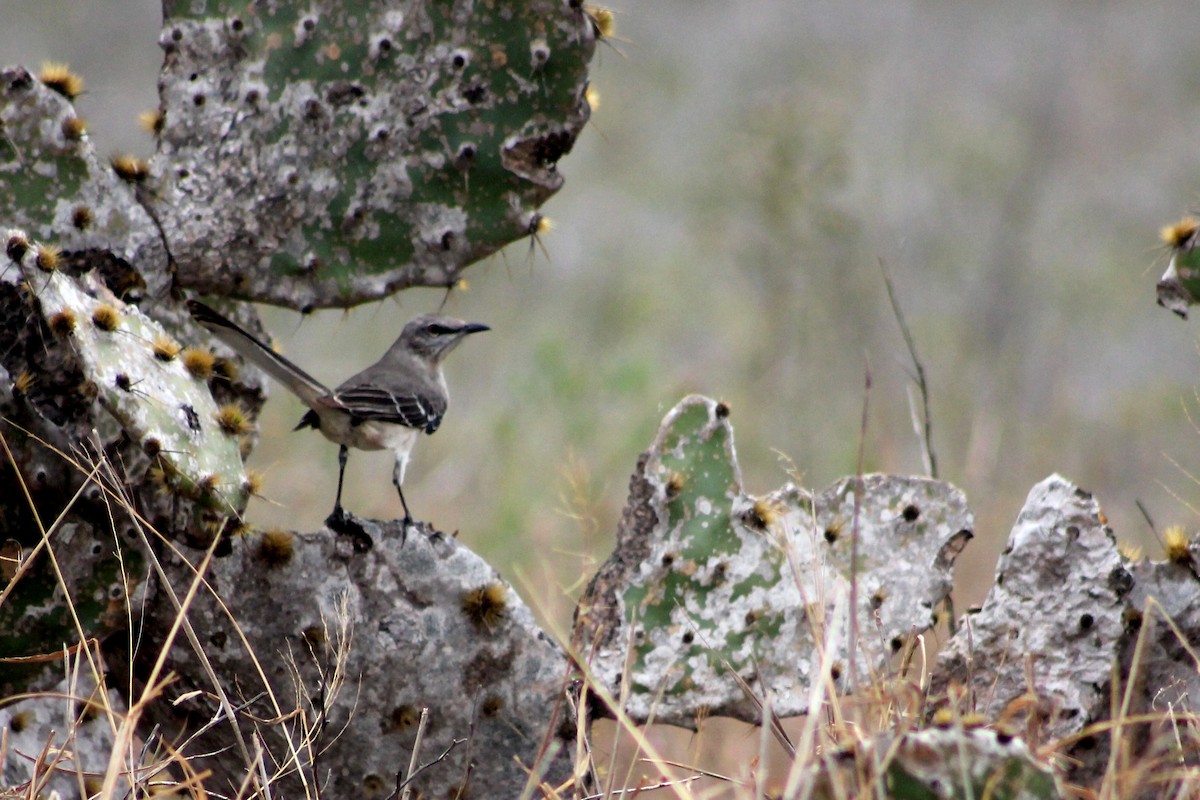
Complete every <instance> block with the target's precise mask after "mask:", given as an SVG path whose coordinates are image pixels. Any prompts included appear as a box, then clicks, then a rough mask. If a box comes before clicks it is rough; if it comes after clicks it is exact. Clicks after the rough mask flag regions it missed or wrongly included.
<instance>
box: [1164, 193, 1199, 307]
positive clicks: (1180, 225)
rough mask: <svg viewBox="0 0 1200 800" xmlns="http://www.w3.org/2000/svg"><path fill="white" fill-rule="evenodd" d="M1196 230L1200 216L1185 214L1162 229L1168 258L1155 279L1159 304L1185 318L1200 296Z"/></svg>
mask: <svg viewBox="0 0 1200 800" xmlns="http://www.w3.org/2000/svg"><path fill="white" fill-rule="evenodd" d="M1197 231H1200V220H1196V219H1195V218H1193V217H1184V218H1183V219H1182V220H1180V221H1179V222H1177V223H1175V224H1174V225H1168V226H1166V227H1164V228H1163V229H1162V239H1163V243H1164V244H1165V245H1166V246H1167V247H1169V248H1170V250H1171V261H1170V263H1168V264H1167V271H1166V272H1164V273H1163V276H1162V277H1161V278H1159V280H1158V287H1157V288H1158V304H1159V305H1160V306H1162V307H1163V308H1165V309H1167V310H1169V311H1173V312H1175V313H1176V314H1178V315H1179V316H1181V317H1184V318H1186V317H1187V312H1188V308H1190V307H1191V306H1193V305H1195V304H1196V300H1197V298H1200V249H1197V244H1200V241H1198V240H1197V236H1196V233H1197Z"/></svg>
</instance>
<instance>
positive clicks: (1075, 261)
mask: <svg viewBox="0 0 1200 800" xmlns="http://www.w3.org/2000/svg"><path fill="white" fill-rule="evenodd" d="M735 6H736V7H735ZM1192 10H1194V9H1193V7H1192V5H1191V4H1190V3H1186V2H1160V3H1154V4H1125V3H1103V2H1098V3H1087V4H1079V3H1069V2H1050V1H1048V0H1036V1H1035V0H1024V1H1022V0H1018V1H1017V2H1011V3H1004V4H991V5H989V6H986V7H982V6H978V5H977V4H968V5H963V4H959V3H951V2H934V1H933V0H899V1H898V2H894V3H887V4H878V3H870V2H865V1H864V0H848V1H846V2H807V3H796V2H795V1H794V0H760V2H757V3H753V4H729V3H717V2H705V1H703V0H654V2H624V3H619V4H618V5H617V6H616V8H615V11H616V13H617V37H616V38H615V39H613V40H611V41H610V42H608V43H607V44H606V45H602V46H601V47H600V48H599V50H598V51H597V58H596V60H595V62H594V64H593V73H592V74H593V85H594V87H595V88H596V89H597V90H598V92H599V94H600V98H601V103H600V105H599V107H598V108H597V110H596V111H595V113H594V115H593V119H592V123H591V124H590V126H589V127H588V128H587V129H586V130H585V131H584V134H583V136H582V138H581V140H580V142H579V144H578V145H577V146H576V148H575V151H574V152H573V153H572V154H571V155H570V156H568V157H567V158H565V159H564V160H563V161H562V162H561V163H560V169H561V170H562V171H563V173H564V174H565V175H566V176H567V184H566V187H565V188H564V189H563V190H562V191H561V192H560V194H559V195H558V196H557V197H556V198H554V199H553V200H551V201H550V203H548V204H547V206H546V207H545V208H544V209H543V211H544V212H545V213H547V214H548V215H549V216H550V217H551V218H552V219H553V220H554V222H555V228H554V229H553V230H552V231H551V232H549V233H547V234H544V235H543V236H542V237H541V242H542V244H543V245H544V248H545V252H543V250H542V249H541V248H538V247H534V246H532V245H531V243H529V242H522V243H518V244H515V245H513V246H511V247H509V248H508V249H507V250H506V251H505V252H504V253H502V254H501V255H499V256H497V257H495V258H492V259H491V260H489V261H487V262H484V263H481V264H479V265H476V266H475V267H472V268H471V269H470V270H469V271H468V279H469V284H470V285H469V289H468V290H467V291H459V292H456V293H455V294H454V295H453V296H451V297H449V298H448V300H447V301H446V309H447V311H448V312H450V313H453V314H455V315H458V316H462V317H466V318H469V319H473V320H478V321H482V322H486V323H488V324H490V325H491V326H492V327H493V328H494V332H493V333H489V334H486V335H485V336H481V337H479V338H477V339H473V340H472V341H471V342H469V343H468V344H467V345H466V346H465V347H464V348H462V350H461V351H460V352H459V353H457V354H455V356H454V358H453V359H451V361H450V363H449V368H448V372H449V382H450V385H451V391H452V394H453V396H454V398H453V401H452V404H451V411H450V414H449V417H448V419H447V422H446V424H445V426H444V427H443V428H442V429H441V430H440V431H439V432H438V434H437V436H434V437H431V438H428V439H425V440H424V441H423V442H422V443H421V445H420V447H419V448H418V449H417V451H416V452H415V458H414V462H413V465H412V468H410V470H409V473H408V475H409V477H408V483H407V487H406V488H407V492H406V495H407V497H408V499H409V503H410V506H411V508H412V510H413V512H414V513H415V514H416V515H417V516H418V517H419V518H422V519H427V520H430V521H432V522H433V523H434V524H435V525H437V526H438V527H440V528H442V529H445V530H447V531H456V530H457V531H460V532H461V535H460V538H461V539H462V540H463V541H465V542H466V543H467V544H469V545H470V546H471V547H472V548H474V549H476V550H477V551H479V552H480V553H482V554H483V555H484V556H485V557H486V558H488V559H489V560H490V561H491V562H492V563H493V564H495V565H496V566H497V568H498V569H499V570H500V571H501V572H502V573H503V574H504V575H505V576H506V577H507V578H509V579H510V580H512V581H513V582H514V583H515V584H516V585H517V588H518V590H519V591H520V592H521V593H522V594H523V595H524V596H525V597H526V599H527V600H528V601H530V603H531V604H532V605H534V606H535V608H536V609H537V610H538V611H539V613H540V614H541V615H542V616H543V619H545V620H547V621H548V622H551V623H553V624H556V625H563V624H565V623H566V622H567V621H568V620H569V615H570V611H571V608H572V602H573V600H572V598H573V597H574V595H575V594H577V592H578V590H579V588H580V586H581V582H582V581H583V580H585V579H586V577H587V576H589V575H590V574H591V572H592V571H593V569H594V567H595V565H596V564H597V563H598V561H600V560H603V559H604V558H605V557H606V556H607V555H608V552H609V550H610V548H611V542H612V538H613V533H614V530H615V526H616V520H617V518H618V516H619V514H620V510H621V507H622V505H623V504H624V501H625V494H626V486H627V482H628V476H629V474H630V472H631V471H632V469H633V466H634V463H635V461H636V458H637V455H638V453H639V452H640V451H642V450H644V449H645V448H646V447H647V446H648V444H649V442H650V439H651V438H652V436H653V435H654V432H655V430H656V428H657V425H658V422H659V420H660V419H661V417H662V415H663V414H664V413H665V412H666V411H667V410H668V409H669V408H670V407H671V406H672V405H673V404H674V403H675V402H676V401H677V400H678V399H679V398H680V397H681V396H682V395H684V394H685V393H688V392H703V393H706V394H709V395H712V396H715V397H718V398H721V399H724V400H725V401H727V402H729V403H730V404H731V406H732V407H733V420H734V424H735V428H736V431H737V437H738V451H739V456H740V458H741V462H742V468H743V473H744V477H745V481H746V486H747V488H748V489H749V490H750V491H753V492H766V491H768V490H770V489H772V488H774V487H776V486H777V485H779V484H780V483H782V482H783V481H784V480H786V479H787V475H786V472H785V469H786V468H787V466H788V464H789V463H794V465H795V468H796V469H797V470H798V471H799V473H800V474H801V475H802V477H803V480H804V482H805V483H806V484H807V485H809V486H812V487H816V488H820V487H823V486H825V485H827V484H829V483H831V482H832V481H833V480H835V479H836V478H838V477H839V476H842V475H846V474H852V473H853V472H854V471H855V469H856V463H857V449H858V443H859V437H860V418H861V414H862V404H863V396H864V375H865V370H866V369H867V366H868V365H869V369H870V373H871V376H872V379H873V385H872V388H871V390H870V397H869V424H868V430H867V433H866V459H867V468H868V469H870V470H881V471H889V472H904V473H915V472H921V471H922V464H921V457H920V447H919V441H918V437H917V436H916V435H915V434H914V432H913V426H912V422H911V415H910V406H909V402H910V401H909V395H910V391H911V381H910V380H909V378H908V375H907V374H906V369H907V366H908V364H907V354H906V350H905V348H904V344H903V341H902V339H901V336H900V334H899V330H898V328H897V325H896V321H895V319H894V318H893V316H892V313H891V311H890V308H889V305H888V301H887V295H886V291H885V287H884V283H883V280H882V278H881V272H880V263H879V262H880V260H881V259H882V260H883V261H885V262H886V263H887V265H888V268H889V269H890V271H891V273H892V275H893V277H894V280H895V282H896V288H897V292H898V294H899V297H900V300H901V303H902V304H903V306H904V308H905V311H906V314H907V316H908V320H909V322H910V325H911V327H912V330H913V333H914V335H915V337H916V339H917V344H918V347H919V349H920V351H921V354H922V357H923V361H924V363H925V366H926V369H927V371H928V376H929V381H930V387H931V391H932V410H933V423H934V437H935V440H934V444H935V447H936V450H937V454H938V457H939V460H940V466H941V473H942V477H943V478H945V479H947V480H950V481H952V482H954V483H956V484H957V485H959V486H960V487H962V488H963V489H964V490H965V491H966V493H967V495H968V497H969V498H970V502H971V506H972V508H973V509H974V511H975V513H976V515H977V533H978V535H979V538H978V539H977V540H976V542H975V543H973V544H972V545H971V546H970V547H969V548H968V549H967V552H966V553H965V554H964V556H963V558H962V559H961V560H960V565H962V567H963V572H960V579H959V581H958V583H959V586H960V590H959V602H960V606H959V608H960V609H961V608H962V607H963V605H964V604H968V603H973V602H978V601H980V600H981V599H982V597H983V594H984V593H985V592H986V589H987V586H988V585H989V583H990V574H991V569H992V564H993V562H994V559H995V556H996V554H997V552H998V551H999V549H1000V548H1001V547H1003V544H1004V541H1005V539H1006V537H1007V535H1008V530H1009V528H1010V527H1011V525H1012V522H1013V520H1014V518H1015V516H1016V514H1017V512H1018V510H1019V509H1020V507H1021V505H1022V503H1023V501H1024V498H1025V495H1026V493H1027V492H1028V490H1029V488H1030V487H1031V486H1032V485H1033V484H1034V483H1036V482H1037V481H1039V480H1041V479H1042V478H1043V477H1045V476H1046V475H1048V474H1049V473H1051V472H1054V471H1058V472H1061V473H1062V474H1063V475H1065V476H1066V477H1068V478H1069V479H1071V480H1073V481H1075V482H1077V483H1078V484H1079V485H1081V486H1082V487H1084V488H1086V489H1088V490H1090V491H1092V492H1094V493H1095V494H1096V495H1097V497H1098V498H1099V500H1100V501H1101V503H1102V505H1103V507H1104V509H1105V511H1106V513H1107V515H1108V518H1109V520H1110V521H1111V524H1112V526H1113V527H1114V529H1115V530H1116V533H1117V535H1118V537H1119V538H1121V539H1124V540H1129V541H1133V542H1139V543H1142V544H1144V545H1145V546H1146V547H1147V551H1148V553H1150V554H1151V555H1155V554H1156V553H1157V550H1158V545H1157V544H1156V543H1155V542H1154V539H1153V537H1152V536H1151V535H1150V533H1149V530H1148V527H1147V525H1146V523H1145V521H1144V520H1143V518H1142V516H1141V514H1140V512H1139V511H1138V509H1137V507H1136V505H1135V501H1137V500H1141V501H1142V502H1143V503H1144V504H1145V505H1146V507H1147V508H1148V509H1149V510H1150V512H1151V513H1152V514H1153V516H1154V518H1155V521H1156V522H1157V523H1158V525H1159V526H1160V527H1161V526H1163V525H1165V524H1167V523H1183V524H1186V525H1188V526H1189V527H1190V528H1194V527H1196V526H1197V525H1200V520H1198V519H1197V516H1198V513H1197V511H1195V510H1194V509H1193V508H1192V507H1191V506H1190V505H1189V504H1192V505H1195V504H1198V503H1200V484H1198V483H1197V482H1196V481H1195V480H1193V479H1192V478H1191V477H1190V475H1200V458H1198V457H1197V451H1198V449H1200V448H1198V445H1200V432H1198V431H1197V427H1196V425H1194V424H1193V422H1192V419H1196V420H1197V421H1200V413H1197V412H1198V410H1200V402H1198V401H1197V398H1196V394H1195V390H1194V387H1195V386H1196V384H1197V367H1198V366H1200V358H1198V356H1197V348H1196V337H1195V333H1194V332H1193V330H1192V328H1191V327H1190V326H1189V325H1188V324H1185V323H1183V322H1181V321H1180V320H1178V319H1176V318H1174V317H1172V316H1171V315H1170V314H1168V313H1166V312H1165V311H1162V310H1161V309H1158V308H1157V307H1156V306H1155V304H1154V283H1155V280H1156V278H1157V276H1158V274H1159V272H1161V270H1162V268H1163V267H1164V266H1165V263H1166V253H1165V251H1164V250H1163V249H1162V248H1161V247H1160V246H1159V245H1158V241H1157V239H1156V232H1157V231H1158V229H1159V227H1160V226H1161V225H1164V224H1167V223H1170V222H1173V221H1174V220H1175V219H1177V218H1178V217H1179V216H1180V214H1181V213H1182V212H1184V211H1186V210H1188V209H1189V208H1191V207H1194V206H1195V205H1196V204H1197V202H1198V201H1197V192H1198V187H1200V182H1198V180H1197V177H1198V167H1200V149H1198V148H1197V147H1196V146H1195V142H1196V138H1195V133H1196V130H1197V129H1198V128H1200V124H1198V123H1200V119H1198V115H1200V81H1198V79H1197V76H1200V43H1198V41H1197V38H1196V37H1195V35H1194V33H1192V32H1191V31H1190V29H1189V28H1188V26H1186V25H1183V24H1181V21H1182V20H1186V19H1189V18H1190V15H1189V14H1188V12H1190V11H1192ZM159 26H160V11H159V4H158V2H155V0H108V1H106V2H95V1H93V2H78V0H0V62H3V63H5V64H11V63H23V64H25V65H27V66H29V67H30V68H33V69H37V68H38V67H39V65H40V64H41V63H42V62H43V61H46V60H53V61H66V62H69V63H70V64H71V65H72V67H74V68H75V69H76V71H78V72H80V73H81V74H82V75H83V76H84V78H85V79H86V81H87V93H86V94H85V95H83V96H82V97H81V98H80V99H79V100H78V101H77V105H78V107H79V108H80V110H81V114H82V115H83V116H84V117H85V118H86V119H87V121H88V122H89V127H90V129H91V131H92V139H93V141H94V142H95V143H96V145H97V148H98V150H99V152H100V154H101V155H102V156H104V155H108V154H110V153H115V152H118V151H130V152H134V153H136V154H140V155H148V154H149V153H150V152H151V151H152V149H153V143H152V141H151V139H150V136H149V135H148V134H146V133H143V132H141V131H140V130H139V129H138V125H137V114H138V112H139V111H142V110H145V109H148V108H152V107H155V106H156V105H157V95H156V91H155V82H156V77H157V71H158V68H159V65H160V63H161V51H160V50H159V49H158V47H157V37H158V30H159ZM547 255H548V257H547ZM443 298H444V295H443V294H442V293H441V292H434V291H428V290H420V291H410V292H406V293H404V294H402V295H400V296H398V297H397V298H395V299H394V300H391V301H387V302H384V303H382V304H378V305H376V306H372V307H363V308H360V309H357V310H354V311H352V312H349V313H344V314H343V313H341V312H321V313H318V314H314V315H312V316H310V317H301V316H300V315H299V314H297V313H294V312H291V311H283V310H268V311H267V312H266V314H265V317H266V321H267V323H268V325H269V326H270V328H271V330H272V331H273V332H274V334H275V336H276V338H277V340H278V341H279V343H280V345H281V347H282V349H283V351H284V352H285V353H287V354H288V355H289V356H292V357H294V358H295V359H296V360H297V361H299V362H300V363H301V364H303V365H305V366H306V367H308V368H310V369H311V371H312V372H313V373H314V374H316V375H317V376H319V377H321V378H323V379H324V380H326V381H327V382H328V383H331V384H332V383H336V382H338V381H340V380H341V379H343V378H344V377H347V376H348V375H349V374H350V373H351V372H353V371H355V370H357V369H358V368H359V367H360V366H361V365H364V364H366V363H367V362H368V361H370V360H373V359H374V358H376V357H377V356H378V355H379V354H380V353H381V352H382V351H383V349H384V348H386V347H387V345H388V344H390V343H391V341H392V339H393V338H394V337H395V335H396V334H397V333H398V331H399V330H400V328H401V326H402V325H403V323H404V322H405V321H406V320H407V319H408V318H409V317H411V316H413V315H415V314H417V313H421V312H424V311H428V310H430V309H434V308H437V307H438V306H439V304H440V303H441V302H442V301H443ZM301 411H302V409H301V406H300V405H299V403H298V402H296V401H293V400H292V399H291V398H290V397H286V396H285V395H284V394H283V393H282V392H275V393H274V397H273V400H272V402H270V403H269V404H268V407H267V410H266V412H265V413H264V416H263V418H262V420H261V432H262V441H261V443H260V445H259V447H258V449H257V450H256V453H255V455H254V457H253V459H252V462H251V465H252V466H255V467H257V468H258V469H261V470H263V471H264V472H265V473H266V477H267V484H266V494H267V496H268V497H269V498H270V500H271V502H269V503H267V502H257V503H255V504H253V505H252V506H251V509H250V517H251V520H252V521H254V522H256V523H257V524H259V525H262V526H273V525H281V526H288V527H294V528H297V529H314V528H316V527H318V526H319V525H320V523H321V520H322V519H324V517H325V515H326V514H327V513H328V512H329V509H330V507H331V505H332V501H333V489H334V479H335V474H336V449H335V448H334V447H333V445H330V444H329V443H327V442H325V441H324V440H323V439H322V438H321V437H319V436H317V435H315V434H313V433H311V432H305V433H296V434H292V433H290V432H289V430H290V428H291V426H292V425H293V424H294V423H295V421H296V420H297V419H298V418H299V416H300V414H301ZM1189 411H1190V418H1189ZM390 469H391V464H390V457H389V456H387V455H386V454H376V455H371V454H361V453H356V454H354V456H353V457H352V458H351V460H350V468H349V471H348V473H347V475H348V482H349V483H348V488H347V493H346V495H347V496H346V500H347V502H346V505H347V507H348V508H349V509H351V510H352V511H353V512H355V513H357V514H362V515H372V516H380V517H395V516H398V515H399V513H400V508H399V503H398V501H397V499H396V496H395V492H394V491H393V490H392V487H391V483H390V480H389V476H390Z"/></svg>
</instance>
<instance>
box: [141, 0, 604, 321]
mask: <svg viewBox="0 0 1200 800" xmlns="http://www.w3.org/2000/svg"><path fill="white" fill-rule="evenodd" d="M165 12H166V16H167V19H166V24H165V27H164V29H163V34H162V36H161V38H160V44H161V45H162V47H163V49H164V51H165V52H166V60H165V63H164V67H163V74H162V78H161V80H160V85H161V86H162V103H163V108H164V109H165V117H164V125H163V128H162V132H161V136H160V150H159V153H158V155H157V156H156V158H155V160H154V172H155V173H156V174H158V175H161V176H162V184H161V186H160V187H159V191H158V192H157V193H156V195H155V197H154V198H153V199H152V200H151V202H153V203H154V207H155V209H156V213H157V214H158V216H159V218H160V219H161V221H162V223H163V227H164V231H165V233H166V235H167V238H168V240H169V241H170V242H171V247H172V253H173V255H174V256H175V258H176V260H177V262H178V265H179V270H178V273H177V275H178V279H179V281H180V283H181V285H184V286H187V287H191V288H195V289H197V290H199V291H201V292H204V293H209V294H222V295H235V296H239V297H243V298H248V299H256V300H266V301H269V302H275V303H280V304H285V305H290V306H292V307H297V308H301V307H313V306H348V305H353V304H355V303H360V302H364V301H367V300H373V299H377V298H379V297H382V296H385V295H386V294H388V293H391V292H393V291H395V290H397V289H401V288H404V287H407V286H413V285H425V286H431V285H432V286H449V285H452V284H453V283H454V282H455V281H456V280H457V278H458V276H459V274H460V272H461V271H462V269H464V268H465V267H466V266H467V265H468V264H470V263H472V262H473V261H476V260H478V259H480V258H482V257H484V256H486V255H488V254H490V253H492V252H495V251H496V250H497V249H499V248H500V247H502V246H503V245H505V244H507V243H508V242H510V241H513V240H515V239H518V238H521V237H523V236H527V235H529V233H530V231H529V230H528V228H527V221H528V216H529V214H530V213H531V212H532V211H533V210H534V209H536V208H537V207H538V206H539V205H540V204H541V203H542V202H544V201H545V200H546V199H547V198H548V197H549V196H550V195H551V194H553V193H554V192H555V191H557V190H558V188H559V187H560V186H561V185H562V176H561V175H560V174H559V172H558V170H557V163H558V161H559V159H560V158H561V157H562V156H564V155H565V154H566V153H567V152H569V151H570V149H571V147H572V145H573V144H574V142H575V139H576V138H577V137H578V135H579V133H580V131H581V130H582V128H583V125H584V124H585V123H586V121H587V119H588V116H589V113H590V112H589V108H588V104H587V100H586V98H585V92H586V87H587V64H588V61H589V60H590V58H591V55H592V51H593V49H594V46H595V41H594V31H593V29H592V26H591V25H590V24H589V22H588V20H587V17H586V14H585V13H584V12H583V10H582V9H581V8H575V7H572V4H570V3H562V2H558V1H557V0H523V1H522V2H519V3H504V4H491V3H438V4H424V3H398V2H382V1H381V0H377V1H376V2H370V3H358V2H354V3H351V2H342V1H341V0H321V1H320V2H315V3H311V4H309V5H307V6H303V7H302V6H298V5H296V4H292V3H285V2H269V3H250V2H241V1H239V0H224V1H222V2H215V1H214V2H205V3H200V4H197V3H193V2H190V1H187V0H172V1H171V2H167V3H166V4H165ZM535 42H536V43H540V45H539V46H540V47H544V48H546V50H547V51H548V52H549V53H551V54H552V55H550V56H549V57H548V58H547V59H546V60H545V61H544V63H541V64H539V65H537V66H536V67H535V66H534V65H531V64H530V62H529V59H530V52H531V50H530V48H531V46H532V45H531V43H535ZM535 49H537V48H536V47H535Z"/></svg>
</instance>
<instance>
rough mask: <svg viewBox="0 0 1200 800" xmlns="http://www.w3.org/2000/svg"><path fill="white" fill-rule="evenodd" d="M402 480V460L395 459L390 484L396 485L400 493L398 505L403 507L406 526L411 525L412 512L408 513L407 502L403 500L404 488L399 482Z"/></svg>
mask: <svg viewBox="0 0 1200 800" xmlns="http://www.w3.org/2000/svg"><path fill="white" fill-rule="evenodd" d="M402 480H404V461H403V459H399V458H397V459H396V466H395V467H393V468H392V485H393V486H395V487H396V492H397V493H398V494H399V495H400V505H402V506H403V507H404V527H405V528H408V526H409V525H412V522H413V518H412V514H410V513H408V503H406V502H404V490H403V489H401V488H400V482H401V481H402Z"/></svg>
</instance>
